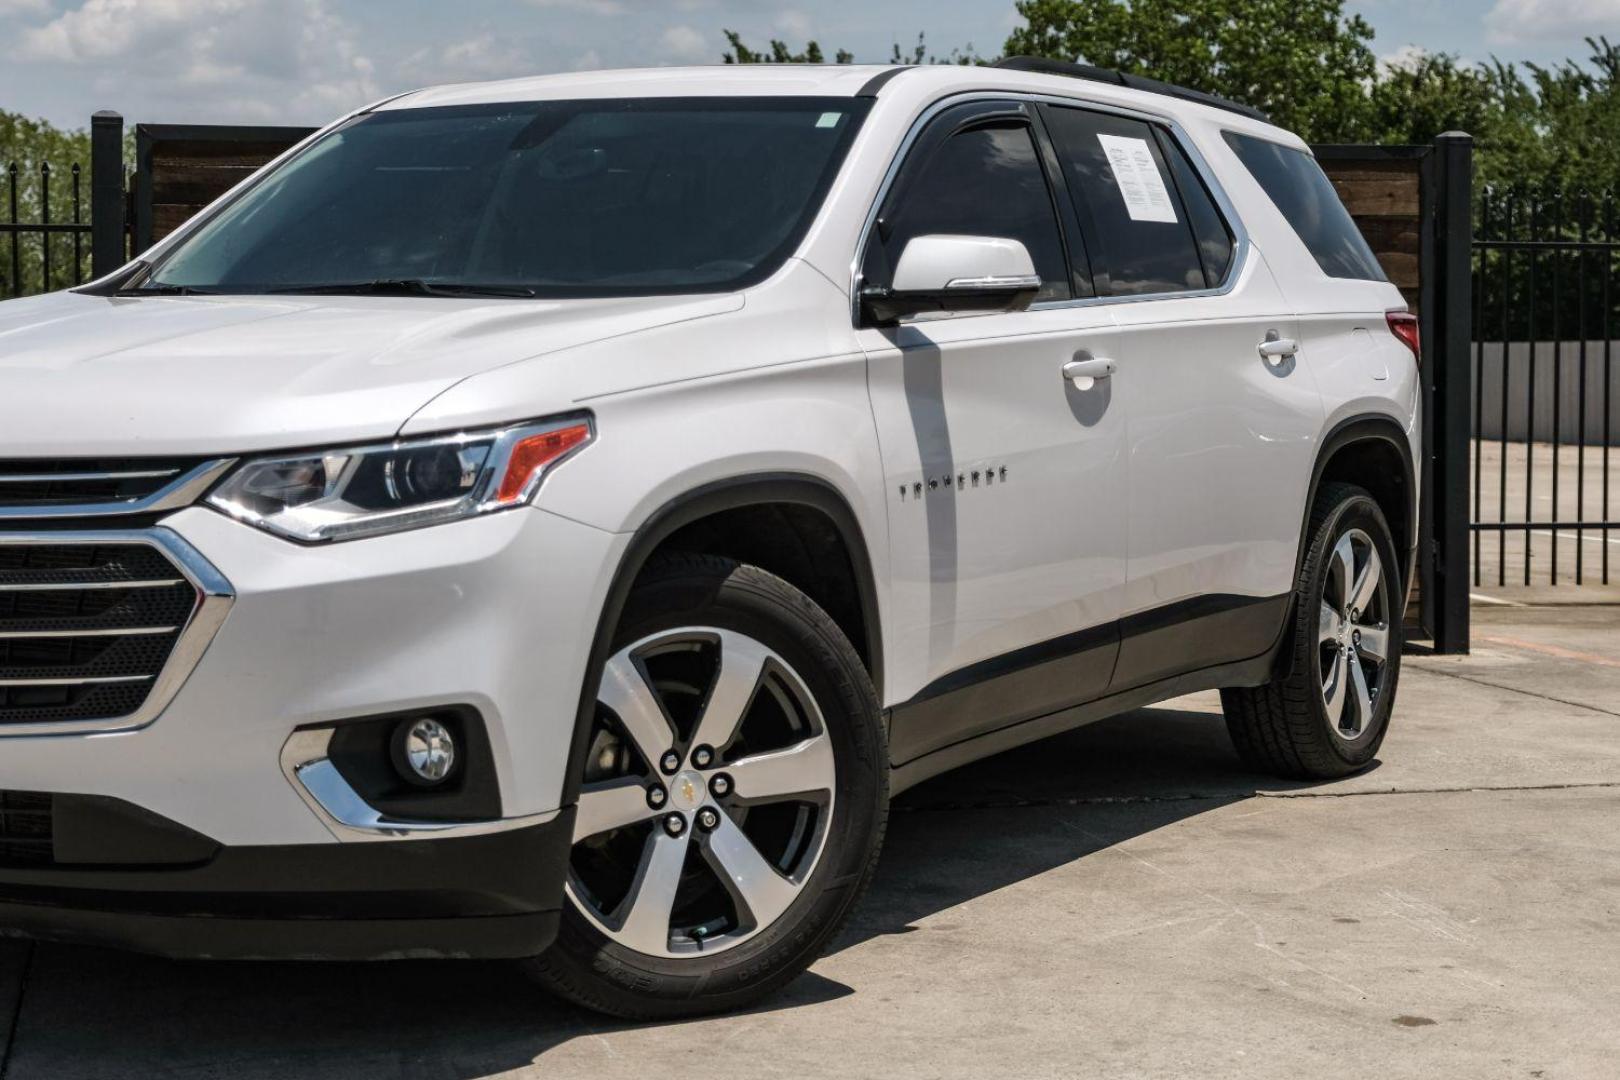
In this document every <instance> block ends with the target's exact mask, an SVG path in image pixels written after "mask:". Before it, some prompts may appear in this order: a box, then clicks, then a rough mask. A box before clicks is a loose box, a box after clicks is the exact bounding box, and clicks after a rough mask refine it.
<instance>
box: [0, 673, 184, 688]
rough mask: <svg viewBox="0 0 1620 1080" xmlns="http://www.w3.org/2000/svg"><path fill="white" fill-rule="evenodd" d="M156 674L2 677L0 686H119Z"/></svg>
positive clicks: (146, 679) (140, 680) (141, 680)
mask: <svg viewBox="0 0 1620 1080" xmlns="http://www.w3.org/2000/svg"><path fill="white" fill-rule="evenodd" d="M156 677H157V676H155V675H105V676H101V677H99V678H94V679H0V686H117V685H119V684H121V683H138V682H151V681H152V680H153V679H154V678H156Z"/></svg>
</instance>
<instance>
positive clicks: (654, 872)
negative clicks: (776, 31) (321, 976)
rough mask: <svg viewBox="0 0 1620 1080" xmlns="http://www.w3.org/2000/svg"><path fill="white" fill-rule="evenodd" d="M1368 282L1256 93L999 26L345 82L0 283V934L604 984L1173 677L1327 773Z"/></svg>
mask: <svg viewBox="0 0 1620 1080" xmlns="http://www.w3.org/2000/svg"><path fill="white" fill-rule="evenodd" d="M1416 352H1417V334H1416V325H1415V321H1414V320H1413V318H1412V317H1411V316H1410V315H1408V314H1407V313H1406V308H1405V305H1404V304H1403V302H1402V299H1401V294H1400V293H1399V292H1398V291H1397V290H1396V289H1395V288H1394V286H1392V285H1391V284H1390V283H1389V282H1388V281H1387V280H1386V279H1385V276H1384V275H1383V274H1382V273H1381V272H1380V270H1379V267H1378V264H1377V263H1376V262H1375V260H1374V258H1373V256H1372V254H1371V252H1370V251H1369V250H1368V247H1367V245H1366V244H1365V243H1364V242H1363V240H1362V239H1361V237H1360V236H1359V234H1358V233H1357V232H1356V230H1355V228H1354V226H1353V224H1352V222H1351V220H1350V218H1349V216H1348V215H1347V213H1346V212H1345V210H1344V208H1343V206H1342V205H1341V204H1340V203H1339V202H1338V200H1337V198H1336V197H1335V194H1334V191H1333V188H1332V186H1331V185H1330V183H1329V182H1328V180H1327V179H1326V177H1325V176H1324V175H1323V173H1322V172H1321V170H1320V169H1319V168H1318V167H1317V165H1316V164H1315V162H1314V160H1313V158H1312V157H1311V155H1310V153H1309V152H1308V150H1307V148H1306V147H1305V146H1304V145H1303V144H1302V143H1301V142H1300V140H1299V139H1298V138H1296V137H1294V136H1293V135H1290V134H1289V133H1288V132H1285V131H1282V130H1279V129H1277V128H1276V127H1273V126H1271V125H1269V124H1268V123H1266V122H1265V120H1264V118H1263V117H1260V116H1258V115H1256V114H1253V113H1252V112H1249V111H1246V110H1244V109H1242V108H1240V107H1238V106H1234V105H1231V104H1230V103H1227V102H1223V101H1221V100H1219V99H1214V98H1208V97H1203V96H1201V95H1197V94H1194V93H1192V92H1189V91H1184V90H1180V89H1179V88H1176V87H1171V86H1165V85H1162V84H1155V83H1148V82H1146V81H1144V80H1140V79H1133V78H1130V77H1126V76H1120V75H1117V74H1113V73H1108V72H1102V71H1098V70H1095V69H1087V68H1081V67H1077V66H1073V65H1060V64H1050V63H1044V62H1039V61H1011V62H1008V63H1004V64H1003V65H1001V66H998V67H992V68H964V67H950V66H941V67H909V68H902V67H888V68H861V67H801V66H780V67H758V68H735V67H728V68H723V69H722V68H709V69H689V70H681V69H660V70H656V71H632V72H596V73H589V74H579V75H565V76H552V77H545V78H533V79H522V80H517V81H511V82H500V83H492V84H485V85H469V86H452V87H445V88H440V89H433V90H424V91H419V92H415V93H410V94H406V95H403V96H400V97H397V98H393V99H391V100H388V101H385V102H382V103H380V104H377V105H375V106H373V107H370V108H367V109H364V110H362V111H360V112H357V113H355V114H353V115H350V116H347V117H345V118H343V119H342V120H340V121H339V122H337V123H335V124H333V125H331V126H329V127H327V128H325V129H324V130H322V131H321V132H319V133H318V134H316V135H314V136H312V137H311V138H309V139H307V140H306V141H305V142H303V143H302V144H300V145H299V146H297V147H295V148H294V149H292V150H291V151H289V152H288V153H287V154H285V155H283V156H282V157H281V158H280V159H278V160H277V161H275V162H273V163H271V164H270V165H269V166H267V167H266V168H264V169H263V170H261V171H260V172H258V173H257V174H256V175H255V176H253V177H252V178H251V179H250V180H248V181H246V182H245V183H243V184H242V185H240V186H239V187H238V188H236V189H235V190H234V191H232V192H231V193H230V194H228V195H227V196H225V197H224V198H222V199H220V200H219V201H218V202H216V203H215V204H214V205H212V206H210V207H209V208H208V209H207V210H206V211H204V212H203V213H201V214H199V215H198V216H197V217H196V218H195V219H193V220H192V221H190V222H189V223H187V224H186V225H185V226H184V227H182V228H181V229H179V230H178V231H177V232H176V233H174V234H173V235H171V236H169V237H168V238H167V239H165V240H164V241H163V242H162V243H160V244H158V245H157V246H156V247H154V248H153V249H151V250H150V251H148V252H146V253H144V254H143V255H142V256H141V257H140V259H139V261H137V262H133V263H131V264H130V265H128V266H126V267H124V268H123V269H122V270H120V271H119V272H118V273H116V274H115V275H112V276H111V277H108V278H105V279H103V280H101V281H98V282H95V283H92V284H91V285H89V286H86V287H83V288H79V289H74V290H70V291H68V292H63V293H57V294H53V295H48V296H40V297H35V298H31V299H24V300H18V301H13V302H8V303H5V304H3V305H0V928H3V931H4V932H6V933H12V934H21V935H27V936H32V937H36V938H44V939H59V940H72V941H82V942H92V943H101V944H109V945H116V946H122V947H128V948H135V949H141V950H146V951H151V952H156V953H161V954H165V955H177V956H214V957H311V958H317V957H322V958H389V957H417V956H470V957H521V958H524V959H525V960H526V962H527V963H528V964H529V966H530V967H531V968H532V970H533V971H534V972H535V974H536V975H537V976H538V977H539V978H541V979H542V980H543V981H544V982H546V983H547V984H549V985H550V986H551V987H553V988H554V989H556V990H558V991H560V992H561V993H563V994H565V995H567V996H569V997H571V998H573V999H575V1000H577V1001H579V1002H583V1003H585V1004H587V1005H590V1006H592V1007H595V1008H598V1009H603V1010H606V1011H608V1012H612V1013H616V1014H619V1015H623V1016H631V1017H663V1016H676V1015H684V1014H690V1013H695V1012H701V1011H710V1010H716V1009H723V1008H730V1007H734V1006H737V1005H739V1004H742V1003H745V1002H748V1001H750V1000H752V999H754V998H755V997H757V996H759V995H761V994H763V993H765V992H767V991H769V990H771V989H773V988H776V987H779V986H781V985H782V984H783V983H784V982H786V981H787V980H789V979H791V978H792V977H793V976H794V975H796V974H797V973H798V972H800V971H802V970H803V969H804V968H805V967H806V966H807V965H808V964H809V963H810V962H811V961H812V960H813V959H814V958H815V957H816V956H817V955H818V954H819V953H820V952H821V951H822V950H823V949H824V948H825V947H826V946H827V944H828V943H829V941H830V939H831V938H832V937H833V935H834V934H835V933H836V932H837V930H838V929H839V927H840V925H841V924H842V923H843V922H844V920H845V919H846V917H847V916H848V915H849V913H850V911H851V908H852V906H853V905H854V904H855V903H856V900H857V898H858V897H859V895H860V894H861V892H862V890H863V889H864V888H865V886H866V884H867V883H868V881H869V880H870V879H871V876H872V873H873V868H874V864H875V861H876V858H877V853H878V848H879V844H880V840H881V838H882V835H883V831H884V823H885V818H886V807H887V804H888V800H889V798H890V796H891V795H893V794H894V793H895V792H897V791H899V790H901V789H903V788H905V787H907V786H910V785H912V784H915V783H917V782H918V781H920V780H922V779H924V778H926V777H929V776H931V775H934V774H937V773H939V772H941V771H943V770H947V769H952V768H955V767H957V766H960V765H963V764H965V763H967V762H970V761H973V760H974V759H976V758H981V757H983V756H985V755H987V754H992V753H995V752H997V751H1000V750H1003V749H1006V748H1008V747H1012V746H1015V745H1018V744H1021V743H1025V742H1029V741H1031V740H1034V739H1039V738H1041V737H1043V736H1047V735H1050V734H1052V733H1054V732H1058V731H1061V730H1064V729H1066V728H1071V727H1074V726H1076V725H1079V724H1083V723H1086V722H1089V721H1092V720H1096V719H1099V718H1102V717H1105V716H1110V715H1114V714H1118V713H1121V712H1124V711H1127V710H1130V709H1133V708H1136V707H1139V706H1142V705H1144V704H1147V703H1149V702H1153V701H1157V700H1161V699H1164V698H1168V697H1172V696H1175V695H1180V694H1184V693H1187V692H1190V691H1195V690H1204V689H1210V688H1220V689H1221V691H1222V700H1223V703H1224V705H1225V711H1226V716H1227V722H1228V725H1229V726H1230V729H1231V733H1232V736H1233V739H1234V741H1235V743H1236V746H1237V749H1238V751H1239V753H1240V755H1241V757H1242V759H1243V761H1244V762H1245V763H1247V765H1248V766H1250V767H1252V768H1254V769H1257V770H1263V771H1266V772H1270V773H1274V774H1280V775H1282V776H1287V777H1295V778H1312V777H1332V776H1339V775H1343V774H1345V773H1349V772H1351V771H1353V770H1355V769H1358V768H1360V767H1362V766H1364V765H1366V764H1367V763H1368V762H1369V761H1370V760H1371V759H1372V757H1373V755H1374V754H1375V753H1376V752H1377V750H1378V747H1379V744H1380V741H1381V740H1382V739H1383V736H1384V733H1385V730H1386V728H1387V725H1388V723H1389V717H1390V710H1391V708H1392V706H1393V703H1394V698H1395V688H1396V678H1397V674H1398V670H1399V664H1400V649H1401V622H1402V614H1403V609H1404V606H1405V598H1406V582H1407V581H1408V580H1409V577H1410V567H1411V564H1412V553H1413V551H1414V548H1415V545H1416V514H1415V507H1416V498H1417V485H1416V479H1415V473H1414V467H1413V462H1414V459H1415V456H1416V453H1417V447H1418V431H1417V425H1418V420H1417V417H1418V409H1417V404H1418V399H1419V394H1418V379H1417V368H1416V363H1415V355H1416Z"/></svg>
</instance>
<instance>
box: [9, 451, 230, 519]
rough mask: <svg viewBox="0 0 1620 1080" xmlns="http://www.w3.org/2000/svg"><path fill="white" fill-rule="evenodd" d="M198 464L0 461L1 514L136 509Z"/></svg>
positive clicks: (176, 461)
mask: <svg viewBox="0 0 1620 1080" xmlns="http://www.w3.org/2000/svg"><path fill="white" fill-rule="evenodd" d="M197 464H198V462H196V461H194V460H192V459H189V458H187V459H179V458H50V459H45V460H39V459H24V460H3V459H0V509H4V508H7V507H13V508H20V509H40V510H49V509H52V508H61V507H74V506H99V505H104V504H118V503H128V504H131V505H134V504H137V503H139V502H140V501H141V500H142V499H145V498H148V497H149V496H152V495H155V494H156V493H157V492H159V491H162V490H163V489H164V488H166V487H168V486H169V485H171V484H174V483H175V482H176V481H177V480H179V479H180V478H181V477H182V476H184V475H185V474H186V473H187V472H188V471H190V470H191V469H193V468H195V467H196V466H197Z"/></svg>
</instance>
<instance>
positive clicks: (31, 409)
mask: <svg viewBox="0 0 1620 1080" xmlns="http://www.w3.org/2000/svg"><path fill="white" fill-rule="evenodd" d="M741 306H742V297H741V296H740V295H737V294H716V295H701V296H675V297H636V298H627V299H603V300H556V301H548V300H473V299H441V298H437V297H352V296H298V297H285V296H215V297H209V296H198V297H131V298H117V297H103V296H86V295H83V294H78V293H53V294H51V295H49V296H39V297H33V298H30V299H26V300H14V301H8V302H6V303H3V304H0V458H8V457H11V458H17V457H83V456H92V455H106V456H124V455H147V454H150V455H193V454H195V455H214V454H221V455H224V454H235V453H243V452H248V451H259V450H275V449H288V448H294V447H302V446H315V445H319V444H322V443H328V442H331V443H342V442H356V441H362V440H367V439H386V438H390V437H392V436H393V435H394V433H395V432H397V431H398V430H399V428H400V426H401V425H402V424H404V423H405V421H406V420H407V419H409V418H410V416H411V414H412V413H414V412H416V411H417V410H418V409H420V408H421V407H422V406H423V405H425V404H427V402H429V401H430V400H432V399H433V398H434V397H435V396H437V395H438V394H441V393H443V392H444V391H445V390H447V389H449V388H450V387H451V386H453V385H455V384H456V383H457V382H459V381H461V380H462V379H465V378H467V377H469V376H472V375H476V374H478V373H480V372H483V371H488V370H490V369H492V368H497V367H501V366H504V365H507V364H511V363H514V362H516V361H520V360H526V359H531V358H534V357H543V356H544V355H546V354H548V353H552V352H556V351H558V350H562V349H568V348H572V347H574V346H577V345H584V344H588V343H591V342H595V341H600V340H602V339H605V338H610V337H617V336H620V335H624V334H631V333H636V332H638V331H642V330H648V329H652V328H654V327H658V326H663V325H667V324H670V323H676V322H684V321H687V320H690V319H697V318H703V317H705V316H708V315H715V314H719V313H721V312H725V311H732V310H735V309H737V308H739V307H741ZM542 363H544V361H542ZM565 374H566V368H565V367H559V368H558V379H557V381H558V385H557V386H555V387H554V388H553V389H552V390H551V391H550V392H549V393H546V392H545V390H544V388H542V392H541V394H540V397H541V400H526V401H522V402H514V403H513V406H512V408H513V415H512V416H511V417H509V418H508V419H511V420H522V419H527V418H529V417H532V416H537V415H542V414H544V413H546V412H549V411H552V410H554V409H559V408H565V407H567V405H568V403H569V402H570V401H571V400H572V395H571V394H570V393H569V391H570V389H571V388H570V387H567V386H564V385H561V383H562V382H563V380H564V377H565Z"/></svg>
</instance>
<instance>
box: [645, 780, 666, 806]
mask: <svg viewBox="0 0 1620 1080" xmlns="http://www.w3.org/2000/svg"><path fill="white" fill-rule="evenodd" d="M668 801H669V792H667V791H665V790H664V788H663V786H662V785H661V784H654V785H653V786H652V787H650V788H648V789H647V805H648V806H650V807H652V808H653V809H654V810H657V809H658V808H659V807H660V806H663V805H664V803H666V802H668Z"/></svg>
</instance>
